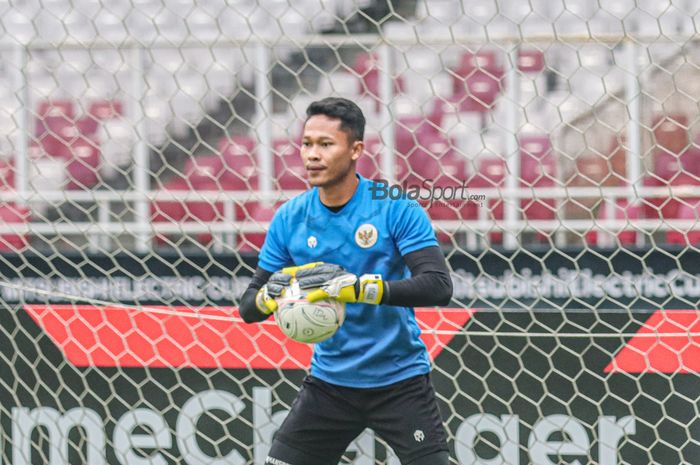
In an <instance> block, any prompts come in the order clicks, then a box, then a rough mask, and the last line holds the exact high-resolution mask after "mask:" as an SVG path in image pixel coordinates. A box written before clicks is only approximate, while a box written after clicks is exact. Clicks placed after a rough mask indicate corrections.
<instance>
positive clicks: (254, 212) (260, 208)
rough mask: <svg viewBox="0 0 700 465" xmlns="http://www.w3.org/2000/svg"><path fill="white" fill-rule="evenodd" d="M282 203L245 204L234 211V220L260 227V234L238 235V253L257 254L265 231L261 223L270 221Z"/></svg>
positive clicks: (263, 239)
mask: <svg viewBox="0 0 700 465" xmlns="http://www.w3.org/2000/svg"><path fill="white" fill-rule="evenodd" d="M281 205H282V202H278V203H275V204H268V203H265V202H246V203H244V204H242V205H240V206H237V209H236V220H238V221H246V222H249V223H252V224H256V225H259V226H260V232H254V233H242V234H239V235H238V237H237V240H236V244H238V245H237V248H238V250H239V251H240V252H259V251H260V248H261V247H262V245H263V243H264V242H265V235H266V232H265V231H266V229H267V228H263V226H262V224H261V223H268V222H270V221H272V217H273V216H274V215H275V212H276V211H277V210H278V209H279V207H280V206H281Z"/></svg>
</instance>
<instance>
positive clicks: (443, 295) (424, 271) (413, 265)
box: [382, 247, 452, 307]
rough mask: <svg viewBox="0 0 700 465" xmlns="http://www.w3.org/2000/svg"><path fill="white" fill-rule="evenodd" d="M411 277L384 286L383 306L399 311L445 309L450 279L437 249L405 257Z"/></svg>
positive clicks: (449, 296) (445, 264)
mask: <svg viewBox="0 0 700 465" xmlns="http://www.w3.org/2000/svg"><path fill="white" fill-rule="evenodd" d="M404 260H405V261H406V265H407V266H408V268H409V270H411V274H412V276H411V277H410V278H407V279H401V280H397V281H388V282H385V283H384V286H385V287H384V297H383V298H382V304H386V305H396V306H401V307H416V306H432V305H447V304H449V303H450V299H451V298H452V278H450V271H449V269H448V268H447V263H446V262H445V257H444V256H443V255H442V252H441V251H440V248H439V247H426V248H425V249H421V250H417V251H415V252H412V253H410V254H407V255H406V256H405V257H404Z"/></svg>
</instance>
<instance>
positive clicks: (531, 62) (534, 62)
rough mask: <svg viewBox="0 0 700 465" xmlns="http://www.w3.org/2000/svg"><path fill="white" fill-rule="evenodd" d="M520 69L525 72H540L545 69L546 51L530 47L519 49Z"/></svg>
mask: <svg viewBox="0 0 700 465" xmlns="http://www.w3.org/2000/svg"><path fill="white" fill-rule="evenodd" d="M518 70H520V71H522V72H523V73H539V72H541V71H542V70H544V53H542V51H540V50H537V49H533V48H528V49H520V50H519V51H518Z"/></svg>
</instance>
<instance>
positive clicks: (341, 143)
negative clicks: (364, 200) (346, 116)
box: [301, 115, 363, 187]
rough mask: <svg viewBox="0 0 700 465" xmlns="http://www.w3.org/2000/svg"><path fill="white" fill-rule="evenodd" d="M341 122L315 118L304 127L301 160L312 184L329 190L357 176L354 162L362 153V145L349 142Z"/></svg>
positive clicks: (325, 117)
mask: <svg viewBox="0 0 700 465" xmlns="http://www.w3.org/2000/svg"><path fill="white" fill-rule="evenodd" d="M348 137H349V135H348V133H347V132H345V131H343V130H341V129H340V120H339V119H337V118H329V117H328V116H326V115H314V116H312V117H310V118H309V119H308V120H307V121H306V124H305V125H304V134H303V136H302V140H301V158H302V160H303V161H304V166H306V173H307V178H308V181H309V184H310V185H312V186H318V187H329V186H332V185H334V184H337V183H338V182H340V181H342V180H343V179H345V178H346V177H347V176H348V175H353V176H354V174H355V165H354V163H355V160H357V158H358V157H359V156H360V154H361V153H362V147H363V144H362V142H360V141H354V142H350V141H349V140H348Z"/></svg>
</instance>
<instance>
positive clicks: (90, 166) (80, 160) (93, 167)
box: [66, 137, 100, 189]
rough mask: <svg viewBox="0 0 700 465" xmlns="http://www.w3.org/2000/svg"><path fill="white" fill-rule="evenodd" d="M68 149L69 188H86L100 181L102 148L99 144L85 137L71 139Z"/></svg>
mask: <svg viewBox="0 0 700 465" xmlns="http://www.w3.org/2000/svg"><path fill="white" fill-rule="evenodd" d="M66 150H67V151H68V164H67V168H66V169H67V175H68V186H67V188H68V189H86V188H90V187H93V186H95V185H96V184H97V183H98V182H99V170H100V149H99V147H98V144H97V143H96V142H95V141H93V140H90V139H87V138H85V137H79V138H77V139H75V140H73V141H71V142H70V143H69V144H68V145H67V146H66Z"/></svg>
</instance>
